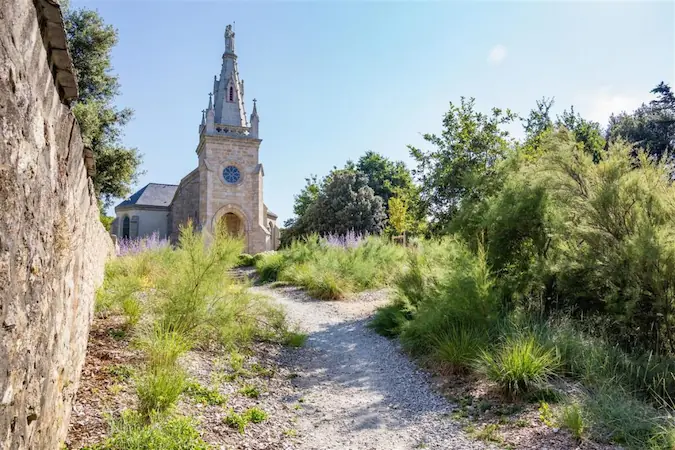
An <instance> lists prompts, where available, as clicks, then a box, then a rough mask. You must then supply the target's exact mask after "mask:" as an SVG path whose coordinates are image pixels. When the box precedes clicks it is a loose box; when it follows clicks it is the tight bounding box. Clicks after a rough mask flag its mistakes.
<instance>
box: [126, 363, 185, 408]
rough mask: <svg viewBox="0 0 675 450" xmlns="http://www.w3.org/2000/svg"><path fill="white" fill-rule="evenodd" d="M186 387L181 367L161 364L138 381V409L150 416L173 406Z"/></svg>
mask: <svg viewBox="0 0 675 450" xmlns="http://www.w3.org/2000/svg"><path fill="white" fill-rule="evenodd" d="M184 388H185V372H183V370H182V369H180V368H179V367H166V366H160V367H155V368H152V369H150V370H147V371H146V372H145V373H143V374H142V375H141V376H140V378H139V379H138V380H137V381H136V393H137V395H138V411H139V412H140V413H141V414H143V415H145V416H149V415H150V414H152V413H153V412H156V413H162V412H164V411H167V410H168V409H169V408H171V407H172V406H173V405H174V404H175V403H176V401H177V400H178V397H179V396H180V394H181V393H182V392H183V389H184Z"/></svg>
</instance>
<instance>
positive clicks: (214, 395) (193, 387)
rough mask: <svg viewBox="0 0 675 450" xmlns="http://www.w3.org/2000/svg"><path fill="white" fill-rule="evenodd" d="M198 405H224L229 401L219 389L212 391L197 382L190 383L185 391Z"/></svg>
mask: <svg viewBox="0 0 675 450" xmlns="http://www.w3.org/2000/svg"><path fill="white" fill-rule="evenodd" d="M183 392H185V394H186V395H188V396H190V397H191V398H192V399H194V401H196V402H197V403H201V404H203V405H224V404H225V402H226V401H227V399H226V398H225V397H223V396H222V395H221V394H220V392H218V390H217V389H210V388H207V387H204V386H202V385H201V384H199V383H198V382H196V381H193V380H192V381H188V382H187V383H186V385H185V389H184V391H183Z"/></svg>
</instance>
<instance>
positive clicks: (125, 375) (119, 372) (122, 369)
mask: <svg viewBox="0 0 675 450" xmlns="http://www.w3.org/2000/svg"><path fill="white" fill-rule="evenodd" d="M106 371H107V372H108V374H109V375H110V376H111V377H113V378H115V379H116V380H117V381H126V380H128V379H129V378H131V377H132V375H133V374H134V369H133V368H132V367H130V366H127V365H125V364H115V365H112V366H108V367H107V368H106Z"/></svg>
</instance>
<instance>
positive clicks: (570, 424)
mask: <svg viewBox="0 0 675 450" xmlns="http://www.w3.org/2000/svg"><path fill="white" fill-rule="evenodd" d="M559 422H560V427H561V428H565V429H567V430H569V431H570V433H572V436H574V437H575V438H577V439H581V437H582V436H583V435H584V431H585V430H586V423H585V421H584V418H583V414H582V412H581V407H580V406H579V405H578V404H576V403H572V404H570V405H565V406H564V407H563V409H562V411H561V413H560V419H559Z"/></svg>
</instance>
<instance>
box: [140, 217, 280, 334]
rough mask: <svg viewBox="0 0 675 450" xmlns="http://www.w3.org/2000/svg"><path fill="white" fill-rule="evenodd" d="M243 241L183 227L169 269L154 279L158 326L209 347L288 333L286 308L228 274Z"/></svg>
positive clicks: (155, 310)
mask: <svg viewBox="0 0 675 450" xmlns="http://www.w3.org/2000/svg"><path fill="white" fill-rule="evenodd" d="M242 247H243V243H242V242H241V241H240V240H238V239H235V238H233V237H231V236H229V235H226V234H221V233H219V234H217V235H215V236H212V238H211V241H210V242H208V243H207V241H206V236H203V235H199V234H196V233H195V232H194V231H193V230H192V228H191V227H184V228H182V229H181V235H180V240H179V248H178V249H177V250H176V251H175V255H174V256H173V259H172V261H171V267H170V270H167V271H166V272H165V273H164V276H162V277H160V278H159V279H158V280H157V282H156V286H157V287H156V290H155V292H154V295H153V300H154V312H155V315H156V317H157V321H156V323H157V326H158V327H159V328H160V329H161V330H164V331H166V332H175V333H178V334H181V335H182V336H184V337H185V338H186V339H188V340H190V341H191V342H195V343H199V345H201V346H206V345H208V344H210V343H220V344H221V345H223V346H232V345H236V344H242V343H245V342H248V341H249V340H250V339H252V338H254V337H264V338H271V337H273V336H275V335H280V333H281V332H282V331H284V326H285V321H284V315H283V312H282V311H281V310H280V309H279V308H278V307H274V306H273V305H272V304H271V303H269V302H268V301H267V300H265V299H264V298H262V297H260V296H255V295H253V294H251V293H249V292H248V290H247V289H246V286H245V285H243V284H240V283H237V282H236V281H235V280H233V279H232V278H231V277H230V276H229V275H228V273H227V272H228V270H229V269H231V268H232V267H234V265H235V264H236V263H237V261H238V258H239V255H240V254H241V249H242Z"/></svg>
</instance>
